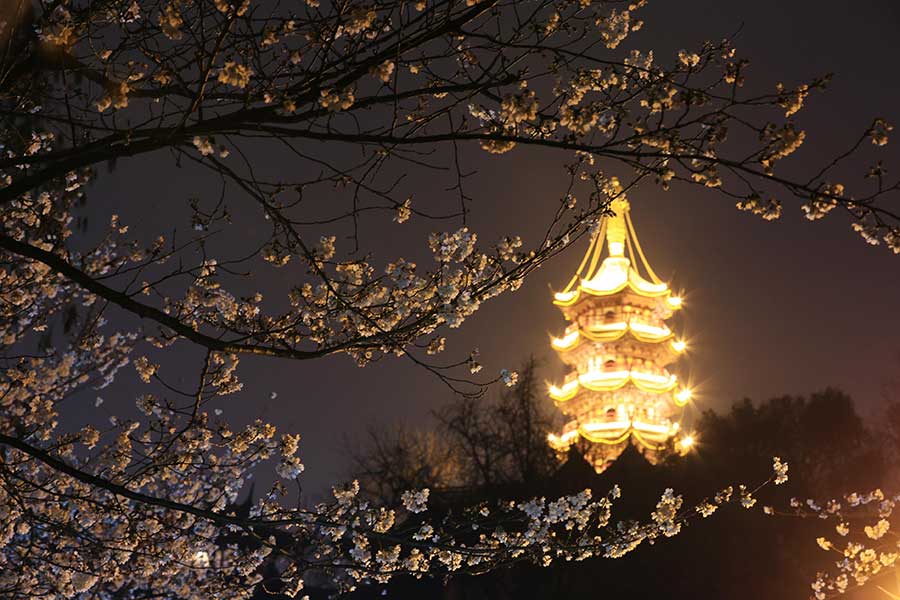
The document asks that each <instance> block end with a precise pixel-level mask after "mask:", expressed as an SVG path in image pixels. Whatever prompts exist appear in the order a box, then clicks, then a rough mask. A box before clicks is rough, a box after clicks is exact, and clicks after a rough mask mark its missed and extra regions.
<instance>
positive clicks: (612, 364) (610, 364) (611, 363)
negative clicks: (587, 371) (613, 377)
mask: <svg viewBox="0 0 900 600" xmlns="http://www.w3.org/2000/svg"><path fill="white" fill-rule="evenodd" d="M603 368H604V369H606V370H607V371H614V370H615V368H616V359H614V358H610V359H608V360H607V361H606V362H605V363H603Z"/></svg>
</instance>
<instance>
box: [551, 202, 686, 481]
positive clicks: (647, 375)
mask: <svg viewBox="0 0 900 600" xmlns="http://www.w3.org/2000/svg"><path fill="white" fill-rule="evenodd" d="M612 213H614V214H612V215H610V216H607V217H606V218H604V219H603V221H602V223H601V224H600V227H599V228H598V230H597V232H596V233H595V234H594V236H593V237H592V239H591V243H590V246H589V247H588V250H587V253H586V254H585V256H584V258H583V259H582V261H581V264H580V266H579V267H578V269H577V270H576V272H575V273H574V276H573V277H572V278H571V279H570V280H569V283H568V285H566V287H565V288H564V290H563V291H561V292H559V293H556V294H555V295H554V303H555V304H556V305H557V306H561V307H563V314H564V316H565V317H566V319H567V320H568V321H569V327H568V328H567V329H566V331H565V333H564V334H563V335H562V336H560V337H551V339H550V343H551V346H552V347H553V349H554V350H556V351H557V352H559V353H560V355H561V356H562V357H563V358H564V361H565V363H566V364H567V365H568V367H569V368H570V371H569V374H568V375H567V376H566V379H565V380H564V381H565V383H563V384H561V385H560V386H556V385H548V388H549V394H550V397H551V398H552V399H553V400H554V401H555V402H556V403H557V405H558V406H559V407H560V409H561V410H562V412H563V413H564V414H565V415H566V416H567V417H568V419H569V421H568V424H567V425H566V426H565V427H564V428H563V431H562V432H561V433H559V434H558V435H557V434H553V433H551V434H548V436H547V441H548V443H549V444H550V446H552V447H553V448H554V449H556V450H557V451H560V452H562V451H565V449H566V448H569V447H570V446H571V445H572V444H573V443H575V442H577V441H578V440H579V439H583V440H585V441H588V442H594V443H595V444H596V445H594V446H592V450H590V452H591V453H592V454H591V458H590V461H591V462H592V464H594V466H595V468H596V469H597V470H598V471H599V470H602V469H603V468H605V467H606V465H608V464H609V462H610V461H611V460H615V458H616V457H617V456H619V454H620V453H621V452H622V450H623V449H624V448H625V446H626V445H628V444H633V445H635V446H637V447H638V448H640V449H641V452H642V453H643V454H644V455H645V456H647V457H648V459H649V460H650V461H651V462H654V463H655V462H656V460H658V459H659V457H660V456H661V455H660V454H659V453H660V452H663V451H664V450H665V449H666V448H670V447H671V444H672V443H673V441H674V444H675V447H676V448H678V449H679V450H680V451H682V453H684V452H686V449H687V448H689V447H691V446H693V444H694V440H695V437H694V436H693V435H692V434H688V433H687V432H684V431H683V428H682V427H681V424H680V423H679V422H678V421H679V420H680V416H678V414H679V412H680V411H679V410H678V407H683V406H685V405H686V404H687V403H688V402H689V401H690V400H691V390H690V389H689V388H688V387H687V386H682V385H679V382H678V379H677V377H676V376H675V375H674V374H670V373H669V372H668V371H667V370H666V368H665V367H666V365H668V364H670V363H672V362H673V361H674V360H676V358H677V356H678V355H680V354H682V353H684V352H685V351H687V350H688V343H687V342H686V341H685V340H684V339H680V338H676V337H675V334H674V333H673V332H672V330H671V329H670V328H669V327H668V325H667V324H666V322H665V321H666V320H667V319H669V317H671V316H672V313H673V312H674V311H676V310H678V309H680V308H681V307H682V298H681V296H680V295H676V294H675V293H674V292H673V291H672V290H671V289H670V288H669V286H668V284H667V283H665V282H663V281H662V280H661V279H660V278H659V277H658V276H657V275H656V274H655V273H654V272H653V269H652V268H651V266H650V264H649V263H648V261H647V258H646V256H645V255H644V252H643V250H642V249H641V246H640V242H639V241H638V238H637V234H636V232H635V230H634V225H633V223H632V222H631V219H630V216H629V205H628V201H627V200H625V199H624V197H621V198H618V199H617V200H616V201H615V202H614V204H613V206H612ZM626 336H627V337H626ZM620 340H621V341H620Z"/></svg>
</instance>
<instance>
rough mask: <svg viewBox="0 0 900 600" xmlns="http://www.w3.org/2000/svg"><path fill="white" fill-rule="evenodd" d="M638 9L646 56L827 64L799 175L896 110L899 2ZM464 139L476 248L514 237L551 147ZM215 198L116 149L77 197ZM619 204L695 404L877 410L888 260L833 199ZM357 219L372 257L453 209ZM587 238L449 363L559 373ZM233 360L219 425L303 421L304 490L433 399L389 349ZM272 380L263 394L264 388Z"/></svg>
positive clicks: (707, 194) (422, 415) (427, 197)
mask: <svg viewBox="0 0 900 600" xmlns="http://www.w3.org/2000/svg"><path fill="white" fill-rule="evenodd" d="M643 17H644V19H645V21H646V25H645V27H644V28H643V30H641V31H640V32H639V33H638V34H634V35H633V36H632V37H631V38H629V42H628V44H629V46H628V47H629V48H630V47H639V48H642V49H653V50H654V53H655V55H656V58H657V61H661V62H666V63H668V62H671V60H672V57H673V56H674V53H675V52H677V50H679V49H681V48H687V49H690V48H692V47H697V46H699V44H700V43H701V42H702V41H704V40H707V39H712V40H715V39H719V38H722V37H724V36H726V35H729V34H732V33H735V32H738V31H739V30H740V31H739V33H738V34H737V37H736V39H735V45H736V47H737V49H738V52H739V53H740V54H741V55H743V56H744V57H746V58H749V59H750V61H751V65H750V70H749V72H748V80H749V81H750V82H751V84H765V85H767V86H769V87H768V89H770V90H771V89H772V88H773V87H774V84H775V83H776V82H778V81H783V82H785V83H786V84H789V85H792V84H796V83H800V82H802V81H803V80H806V79H809V78H811V77H813V76H816V75H820V74H823V73H825V72H833V73H834V74H835V78H834V80H833V83H832V84H831V86H830V88H829V89H828V90H827V91H826V93H825V94H814V95H813V96H811V97H810V98H809V99H808V101H807V108H806V109H804V110H803V111H802V112H801V114H800V115H799V119H798V121H797V122H798V124H799V125H800V127H802V128H804V129H806V130H807V142H806V144H805V146H804V147H803V148H802V149H801V151H800V155H801V157H800V158H799V160H794V159H791V160H790V161H786V162H785V163H784V165H783V167H782V168H784V169H786V171H785V172H796V173H802V172H804V167H805V166H807V167H810V166H812V165H814V164H815V163H818V162H821V161H822V160H825V159H826V157H831V156H832V155H833V154H835V153H837V152H838V151H839V150H840V149H842V148H843V147H844V146H845V145H846V144H847V143H848V142H849V141H850V140H851V139H853V138H854V137H855V136H856V135H858V134H859V133H860V132H861V131H862V130H864V129H865V128H866V127H867V126H868V124H869V123H870V121H871V118H872V117H875V116H883V117H885V118H886V119H887V120H888V121H889V122H892V123H894V124H900V83H898V80H897V74H896V62H895V61H894V60H893V59H895V58H896V57H898V56H900V41H898V40H900V37H898V35H897V32H898V31H900V4H897V3H895V2H890V1H888V0H879V1H876V0H869V1H857V2H853V3H849V2H826V3H823V2H815V1H796V0H795V1H791V2H785V1H781V2H777V1H775V0H757V1H756V2H721V1H719V2H717V1H713V0H691V1H687V0H685V1H680V2H671V1H667V0H656V2H651V4H650V5H649V6H648V7H647V8H646V9H644V11H643ZM896 133H897V132H896V131H895V134H896ZM897 143H898V142H897V141H895V140H892V143H891V145H889V146H888V147H887V150H886V152H884V153H883V158H884V159H885V163H886V165H887V167H888V169H889V170H890V169H891V167H892V166H893V167H894V170H893V173H892V174H893V175H894V176H896V175H897V174H900V171H898V170H897V169H898V166H900V152H898V151H897V149H896V147H895V145H896V144H897ZM470 150H471V151H470V152H469V159H468V160H469V161H470V163H469V164H470V166H472V167H473V168H477V169H478V174H477V175H476V176H474V177H473V178H472V179H471V180H470V182H469V189H470V192H471V193H472V194H473V195H474V196H475V197H476V201H475V202H474V203H473V206H472V209H473V214H472V219H471V222H470V226H471V227H472V228H473V229H474V230H475V231H477V232H478V233H479V235H480V236H481V237H480V239H481V240H483V241H484V242H485V243H486V242H488V241H489V240H494V239H496V238H498V237H499V236H502V235H508V234H518V235H521V236H522V237H523V238H524V239H525V240H526V243H527V241H528V240H529V239H530V238H534V237H535V236H537V235H539V234H541V233H542V232H543V229H542V228H543V227H545V226H546V223H547V219H548V218H549V216H550V215H551V214H552V211H553V209H554V207H555V205H556V203H557V200H558V198H559V197H560V195H561V193H562V187H561V182H562V175H563V173H562V168H561V165H562V162H563V156H562V155H560V154H555V153H552V152H547V151H536V150H528V149H516V150H514V151H513V152H511V153H509V154H507V155H504V156H501V157H492V156H489V155H487V154H485V153H483V152H481V151H480V150H478V149H477V148H476V147H474V146H472V147H471V148H470ZM254 157H255V158H256V159H259V161H260V163H266V166H267V168H269V169H271V170H272V171H273V173H277V171H278V169H288V168H291V165H290V164H289V163H288V162H283V161H282V159H281V158H278V157H275V156H268V155H266V154H265V151H262V152H261V153H260V154H258V155H254ZM610 172H611V173H615V172H616V171H615V170H611V171H610ZM857 181H858V180H857ZM446 183H447V182H445V181H439V180H436V179H428V178H425V177H421V178H419V179H412V180H411V183H410V185H411V186H412V187H411V190H412V191H415V197H416V202H417V203H422V204H423V205H425V204H426V203H430V202H433V203H435V204H437V205H440V203H442V202H443V203H448V202H452V197H451V195H450V194H449V193H448V192H447V191H446V190H445V188H446V187H447V185H446ZM218 193H219V190H218V187H217V184H216V183H215V182H214V181H210V179H209V177H208V176H203V175H200V174H196V173H193V172H191V171H190V170H188V169H183V170H182V171H176V170H173V168H172V159H171V157H170V156H169V155H168V154H160V155H158V156H152V157H146V158H141V159H138V160H132V161H129V162H123V163H121V164H120V165H119V167H118V168H117V169H116V171H114V172H113V173H112V174H110V175H104V176H102V177H100V178H99V179H98V181H97V183H96V184H95V185H94V188H93V190H92V191H91V194H90V205H89V209H90V212H91V214H92V216H94V215H96V216H97V217H98V218H99V215H100V214H103V213H107V214H108V213H109V212H119V213H120V214H121V215H122V220H123V222H124V223H126V224H130V225H132V226H133V228H134V231H135V234H136V235H144V234H146V235H149V234H154V233H156V232H157V231H159V230H161V231H168V230H171V229H172V227H175V226H177V227H179V228H184V227H185V225H184V220H183V219H182V218H181V216H180V214H178V213H177V212H176V211H173V210H172V209H170V206H172V205H175V204H179V203H180V204H184V199H185V198H187V197H190V196H204V195H206V196H213V197H215V196H217V195H218ZM630 199H631V203H632V216H633V219H634V223H635V226H636V228H637V233H638V236H639V237H640V239H641V242H642V245H643V246H644V250H645V252H646V253H647V257H648V259H649V261H650V263H651V265H652V266H653V267H654V270H655V271H656V272H657V273H658V274H659V275H660V276H661V277H662V278H664V279H667V280H669V281H670V282H671V284H672V285H673V287H674V288H675V289H684V290H685V291H686V295H685V300H686V309H685V311H684V317H683V325H684V332H685V334H686V336H687V338H688V339H689V340H690V342H691V347H692V352H691V354H690V358H689V360H688V361H687V362H686V363H685V364H684V365H683V367H687V368H683V369H682V371H681V372H682V373H683V374H690V378H691V379H692V380H693V381H694V382H695V383H696V384H697V385H698V394H697V400H696V404H697V405H698V406H699V407H700V408H702V409H705V408H715V409H726V408H727V407H728V406H729V405H730V404H732V403H733V402H734V401H736V400H739V399H741V398H743V397H749V398H753V399H755V400H761V399H766V398H769V397H772V396H775V395H780V394H785V393H790V394H805V393H809V392H812V391H815V390H818V389H821V388H823V387H825V386H828V385H833V386H838V387H840V388H843V389H844V390H846V391H847V392H849V393H850V394H851V395H852V396H853V397H854V398H855V399H857V401H858V402H859V403H860V405H861V406H862V409H863V410H864V411H865V412H866V413H867V414H869V415H872V416H876V415H877V414H878V409H879V405H880V403H881V402H882V401H883V388H884V386H885V384H887V383H888V381H889V380H890V379H891V378H892V377H895V376H898V375H900V316H898V307H900V256H895V255H892V254H891V253H890V252H889V251H888V250H886V249H885V248H883V247H875V248H873V247H869V246H867V245H866V244H865V243H864V242H863V241H862V239H861V238H859V237H858V236H857V234H855V233H854V232H853V231H851V229H850V227H849V220H848V218H847V217H846V216H845V215H844V214H841V213H840V212H839V211H834V212H833V213H832V214H831V215H829V217H827V218H826V219H825V220H824V221H819V222H816V223H811V222H809V221H807V220H805V219H804V218H803V215H802V212H801V211H800V208H799V205H798V204H797V203H792V202H791V201H789V199H788V198H782V199H783V200H784V201H785V214H784V216H783V217H782V219H781V220H780V221H777V222H774V223H769V222H765V221H762V220H761V219H759V218H757V217H754V216H751V215H749V214H745V213H741V212H739V211H737V210H736V209H735V208H734V204H733V201H731V200H729V199H728V198H725V197H723V196H721V195H718V194H716V193H715V192H714V191H709V190H704V189H700V188H697V187H694V186H680V187H678V186H676V187H674V188H673V189H672V190H671V191H669V192H667V193H666V192H662V191H661V190H660V189H659V188H657V187H655V186H653V185H647V186H645V187H643V188H641V189H640V190H638V191H637V192H636V193H634V194H631V195H630ZM237 217H238V220H237V222H238V223H239V225H240V226H241V227H243V226H246V227H247V229H248V231H250V232H254V231H256V229H255V228H256V227H258V224H256V223H255V222H254V220H253V218H252V217H251V216H249V215H247V216H245V217H244V216H242V215H241V214H240V213H239V212H238V214H237ZM105 218H108V217H103V219H105ZM241 218H246V225H244V224H242V221H241V220H240V219H241ZM370 225H371V227H370V228H366V229H364V233H363V237H362V243H363V244H364V245H366V246H367V247H368V248H369V249H371V250H372V251H373V252H375V253H376V256H383V257H385V258H389V257H396V256H409V255H410V254H413V255H414V254H415V252H416V250H415V249H416V248H421V246H422V243H423V240H424V239H425V237H426V236H427V233H428V232H430V231H434V230H437V229H439V228H442V229H448V230H449V229H455V228H456V227H458V226H459V225H460V224H459V223H458V222H454V223H443V224H441V223H434V222H424V221H422V220H418V221H417V220H416V219H415V218H414V219H413V220H412V221H411V222H410V223H407V224H405V225H402V226H400V225H394V224H391V223H390V216H389V215H388V216H385V215H382V216H380V217H379V218H378V220H377V222H376V221H373V222H372V223H371V224H370ZM401 228H402V229H401ZM340 243H341V242H340V240H339V249H340ZM585 245H586V240H582V242H581V244H579V245H578V246H577V247H575V248H572V249H570V250H569V251H568V252H567V253H565V254H562V255H560V256H558V257H557V258H555V259H554V260H552V261H551V262H549V263H547V265H546V266H545V267H544V268H542V269H541V270H540V271H538V272H536V273H534V274H533V275H532V276H531V278H530V279H529V280H528V281H527V282H526V284H525V285H524V286H523V287H522V288H521V289H520V290H518V291H517V292H515V293H511V294H506V295H503V296H501V297H500V298H498V299H495V300H492V301H490V302H489V303H488V304H486V305H484V306H483V308H482V309H481V311H479V313H477V314H476V315H475V316H474V317H472V318H470V319H469V320H468V321H466V322H465V323H464V325H463V326H462V328H461V329H459V330H452V331H450V332H448V335H447V338H448V349H447V353H446V358H447V360H448V361H449V359H450V358H464V357H465V356H467V355H468V353H469V351H470V350H471V349H472V348H473V347H478V348H479V349H480V350H481V362H483V363H484V365H485V372H486V373H490V374H495V373H497V372H498V371H499V369H501V368H503V367H510V368H514V367H515V366H516V365H517V364H519V363H520V362H521V361H522V360H523V359H525V358H526V357H527V356H528V355H529V354H530V353H533V354H535V355H536V356H537V357H539V358H542V359H544V373H545V376H546V377H547V378H558V377H559V376H560V375H561V374H562V365H561V363H560V362H559V361H558V360H557V358H556V357H555V356H554V355H553V353H552V352H551V351H550V350H549V344H548V333H549V332H556V333H559V332H561V330H562V329H563V327H564V321H563V319H562V316H561V314H560V312H559V311H558V309H557V308H555V307H554V306H553V305H552V304H551V293H550V287H555V288H557V289H558V288H561V287H562V286H563V285H564V284H565V283H566V281H567V280H568V278H569V277H570V276H571V274H572V273H573V271H574V269H575V267H576V266H577V265H578V262H579V260H580V259H581V255H582V253H583V252H584V250H585ZM299 268H300V267H298V269H299ZM290 274H291V271H290V268H288V269H285V270H281V271H272V270H266V271H265V272H263V271H260V273H259V274H258V275H257V274H254V280H253V283H252V285H253V286H256V287H257V288H258V289H260V290H261V291H262V292H263V293H264V294H271V295H272V297H273V298H275V297H276V296H277V295H279V294H281V292H280V291H279V289H280V287H279V286H280V285H281V284H282V283H283V282H284V280H285V279H289V278H290ZM123 324H126V323H125V321H123ZM127 325H130V326H133V325H134V323H133V322H129V323H127ZM182 345H185V344H182ZM195 354H196V351H194V350H189V349H185V350H184V351H183V352H182V353H181V354H180V355H179V356H183V357H186V362H185V363H184V364H189V362H187V360H189V359H192V358H193V357H194V356H195ZM166 369H167V367H166V365H165V364H164V370H163V372H162V373H163V374H164V375H167V374H168V375H170V376H172V375H175V376H177V375H178V371H177V367H173V368H171V369H170V370H166ZM239 374H240V376H241V379H242V381H243V382H244V384H245V391H244V392H242V393H240V394H238V395H235V396H229V397H226V398H223V399H220V400H218V401H217V402H218V404H217V406H220V407H221V408H223V409H224V411H225V414H226V416H228V417H229V418H230V419H232V420H233V421H234V422H235V423H240V422H244V421H246V420H249V419H252V418H255V417H257V416H262V418H264V419H267V420H269V421H271V422H273V423H275V424H276V425H278V426H279V428H281V429H284V430H289V431H295V432H298V433H300V434H302V436H303V441H302V445H301V455H302V457H303V459H304V462H305V463H306V465H307V473H306V474H305V475H304V477H305V487H306V489H307V490H313V491H315V490H321V489H323V488H324V486H326V485H328V484H330V483H333V482H334V481H336V480H339V479H341V478H343V477H344V476H345V474H346V458H345V454H344V450H343V447H344V439H345V438H349V439H351V440H353V439H358V438H360V436H362V435H363V433H364V431H365V429H366V428H367V427H369V426H372V425H387V424H390V423H392V422H397V421H400V422H405V423H408V424H412V425H425V424H427V423H428V422H429V414H430V412H431V411H432V410H433V409H435V408H437V407H439V406H441V405H442V404H444V403H446V402H448V401H449V400H450V394H449V392H448V390H447V389H446V388H445V387H444V385H443V384H442V383H441V382H439V381H438V380H436V379H435V378H434V377H433V376H431V375H430V374H428V373H426V372H424V371H423V370H422V369H420V368H416V367H414V366H413V365H411V364H410V363H409V362H408V361H404V360H402V359H396V358H389V359H385V360H382V361H380V362H378V363H375V364H373V365H371V366H369V367H367V368H365V369H359V368H357V367H356V366H355V364H354V363H353V361H352V360H351V359H350V358H348V357H346V356H336V357H332V358H327V359H323V360H316V361H312V362H308V363H304V362H297V361H288V360H280V359H270V358H255V357H245V358H243V359H242V363H241V369H240V371H239ZM186 377H188V380H189V381H194V378H195V375H194V371H193V370H190V371H186ZM126 379H129V380H130V379H131V374H130V373H129V374H128V377H127V378H126ZM176 381H177V379H176ZM134 385H135V384H134V382H131V381H128V382H125V381H123V382H121V383H120V384H117V385H116V386H115V387H114V388H113V389H112V390H105V391H104V392H101V394H102V395H103V396H104V399H105V400H107V402H106V403H105V405H104V406H105V407H109V410H111V411H115V409H116V407H117V406H118V403H119V402H122V403H125V404H130V403H131V402H132V401H133V398H134V395H135V393H136V389H137V388H135V387H133V386H134ZM273 392H274V393H275V394H277V397H275V398H272V397H271V395H272V393H273ZM547 402H548V403H549V402H550V401H549V399H548V400H547ZM125 404H123V406H124V405H125Z"/></svg>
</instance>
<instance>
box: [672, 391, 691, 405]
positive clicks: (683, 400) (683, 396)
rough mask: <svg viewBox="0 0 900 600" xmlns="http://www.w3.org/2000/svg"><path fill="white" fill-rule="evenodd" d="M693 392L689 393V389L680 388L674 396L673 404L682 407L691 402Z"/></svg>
mask: <svg viewBox="0 0 900 600" xmlns="http://www.w3.org/2000/svg"><path fill="white" fill-rule="evenodd" d="M693 395H694V394H693V392H691V390H690V388H682V389H681V390H680V391H679V392H678V393H677V394H675V404H677V405H678V406H684V405H685V404H687V403H688V402H690V401H691V397H692V396H693Z"/></svg>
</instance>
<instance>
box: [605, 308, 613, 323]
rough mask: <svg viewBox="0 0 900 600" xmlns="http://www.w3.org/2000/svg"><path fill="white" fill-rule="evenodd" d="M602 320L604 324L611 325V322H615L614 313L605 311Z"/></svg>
mask: <svg viewBox="0 0 900 600" xmlns="http://www.w3.org/2000/svg"><path fill="white" fill-rule="evenodd" d="M603 320H604V322H606V323H612V322H613V321H615V320H616V311H614V310H608V311H606V314H604V315H603Z"/></svg>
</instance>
